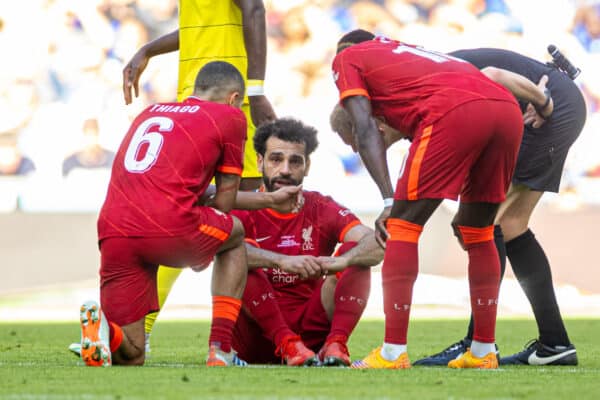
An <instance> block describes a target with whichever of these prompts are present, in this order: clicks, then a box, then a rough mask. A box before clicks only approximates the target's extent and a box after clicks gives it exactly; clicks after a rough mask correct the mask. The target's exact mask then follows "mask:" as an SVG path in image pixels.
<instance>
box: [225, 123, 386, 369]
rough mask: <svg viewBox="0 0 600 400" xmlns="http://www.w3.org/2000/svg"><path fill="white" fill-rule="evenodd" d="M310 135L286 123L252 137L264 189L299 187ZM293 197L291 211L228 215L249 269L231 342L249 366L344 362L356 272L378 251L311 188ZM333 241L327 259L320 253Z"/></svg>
mask: <svg viewBox="0 0 600 400" xmlns="http://www.w3.org/2000/svg"><path fill="white" fill-rule="evenodd" d="M316 134H317V132H316V130H315V129H314V128H312V127H309V126H306V125H304V124H303V123H302V122H300V121H297V120H294V119H280V120H276V121H275V122H272V123H268V124H266V125H264V126H261V127H260V128H259V129H258V130H257V131H256V133H255V136H254V148H255V150H256V152H257V155H258V165H259V169H260V171H261V173H262V176H263V182H264V190H266V191H268V192H272V191H275V190H278V189H279V190H280V189H281V188H282V187H285V186H288V185H300V184H301V183H302V181H303V178H304V176H306V175H307V174H308V171H309V167H310V154H311V153H312V152H313V151H314V150H315V148H316V147H317V138H316ZM303 197H304V204H303V206H302V208H301V209H300V210H299V211H298V212H297V213H288V214H281V213H278V212H275V211H274V210H272V209H262V210H254V211H239V210H235V211H234V212H233V214H234V215H235V216H236V217H238V218H239V219H240V220H241V221H242V222H243V224H244V227H245V229H246V232H247V235H246V238H247V239H246V240H247V241H248V245H247V250H248V266H249V273H248V281H247V284H246V289H245V291H244V295H243V297H242V301H243V305H242V312H241V313H240V316H239V318H238V321H237V322H236V325H235V328H234V335H233V346H234V348H235V349H236V350H237V351H238V352H239V355H240V357H242V358H244V359H245V360H246V361H248V362H249V363H280V362H281V361H282V360H283V362H285V363H286V364H287V365H290V366H295V365H314V364H316V363H319V364H322V365H326V366H330V365H338V366H348V365H349V364H350V356H349V354H348V349H347V346H346V344H347V341H348V337H349V336H350V334H351V333H352V331H353V329H354V327H355V326H356V324H357V323H358V321H359V319H360V317H361V315H362V312H363V311H364V308H365V306H366V303H367V299H368V296H369V291H370V269H368V268H366V267H368V266H372V265H375V264H377V263H379V262H380V261H381V259H382V257H383V251H382V249H381V248H380V246H378V245H377V243H376V241H375V237H374V232H373V231H372V230H371V229H369V228H368V227H366V226H365V225H363V224H362V223H361V222H360V221H359V220H358V218H357V217H356V216H355V215H354V214H352V212H351V211H350V210H348V209H346V208H345V207H343V206H342V205H340V204H338V203H337V202H335V201H334V200H333V199H331V198H330V197H327V196H324V195H322V194H320V193H318V192H312V191H304V192H303ZM338 243H342V245H341V246H340V247H339V248H338V251H337V257H329V256H330V255H331V254H333V252H334V250H335V247H336V245H337V244H338ZM334 272H337V273H336V274H333V273H334ZM325 274H329V275H325Z"/></svg>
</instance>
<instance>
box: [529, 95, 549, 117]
mask: <svg viewBox="0 0 600 400" xmlns="http://www.w3.org/2000/svg"><path fill="white" fill-rule="evenodd" d="M544 95H546V101H545V102H544V104H543V105H542V106H538V105H537V104H534V105H533V108H535V112H537V113H538V114H539V115H540V117H542V118H543V117H544V113H543V111H544V110H545V109H546V107H548V104H550V100H551V99H552V96H551V95H550V89H548V88H545V89H544Z"/></svg>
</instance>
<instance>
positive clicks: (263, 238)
mask: <svg viewBox="0 0 600 400" xmlns="http://www.w3.org/2000/svg"><path fill="white" fill-rule="evenodd" d="M270 237H271V236H270V235H269V236H265V237H261V238H256V241H257V242H259V243H260V242H262V241H265V240H267V239H268V238H270Z"/></svg>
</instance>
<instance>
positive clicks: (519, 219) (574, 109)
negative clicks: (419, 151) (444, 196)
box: [415, 48, 586, 365]
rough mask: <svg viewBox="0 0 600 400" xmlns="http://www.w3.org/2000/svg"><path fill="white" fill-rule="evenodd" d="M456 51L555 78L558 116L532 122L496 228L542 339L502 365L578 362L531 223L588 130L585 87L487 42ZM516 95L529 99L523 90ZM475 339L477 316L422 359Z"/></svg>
mask: <svg viewBox="0 0 600 400" xmlns="http://www.w3.org/2000/svg"><path fill="white" fill-rule="evenodd" d="M450 54H451V55H452V56H454V57H458V58H460V59H463V60H466V61H468V62H470V63H471V64H473V65H475V66H476V67H477V68H480V69H485V70H487V71H488V73H490V74H492V75H493V76H492V78H494V79H495V80H498V81H499V82H500V83H503V84H506V83H507V80H510V79H511V73H512V74H514V73H516V74H520V75H522V76H524V77H526V78H528V79H529V80H531V81H532V82H538V81H539V80H540V79H545V78H544V76H547V77H548V83H547V86H548V89H549V90H550V93H551V94H552V100H553V110H554V111H553V112H552V118H550V119H548V120H547V121H545V123H544V124H543V125H540V126H538V125H537V124H529V123H527V122H529V121H526V124H525V127H524V133H523V141H522V143H521V148H520V150H519V156H518V158H517V165H516V168H515V173H514V176H513V178H512V184H511V186H510V189H509V191H508V194H507V198H506V200H505V201H504V202H503V203H502V206H501V207H500V211H499V212H498V216H497V217H496V222H495V227H494V239H495V242H496V247H497V248H498V253H499V254H500V265H501V274H503V273H504V267H505V265H506V257H507V256H508V259H509V260H510V264H511V266H512V269H513V272H514V274H515V277H516V278H517V280H518V281H519V283H520V284H521V287H522V288H523V290H524V292H525V295H526V296H527V299H528V300H529V303H530V304H531V307H532V309H533V314H534V315H535V319H536V322H537V326H538V334H539V338H538V339H536V340H533V341H531V342H530V343H529V344H528V345H527V346H526V348H525V349H524V350H523V351H521V352H519V353H517V354H514V355H511V356H508V357H503V358H501V359H500V364H517V365H518V364H521V365H577V353H576V349H575V346H574V345H573V344H572V343H571V341H570V339H569V336H568V334H567V330H566V328H565V325H564V322H563V320H562V318H561V315H560V310H559V307H558V303H557V301H556V296H555V294H554V287H553V284H552V272H551V270H550V263H549V261H548V258H547V257H546V254H545V252H544V250H543V248H542V247H541V245H540V243H539V242H538V240H537V239H536V237H535V235H534V234H533V232H532V231H531V229H530V228H529V220H530V218H531V215H532V214H533V211H534V210H535V207H536V206H537V204H538V202H539V200H540V198H541V197H542V195H543V194H544V192H557V191H558V188H559V185H560V179H561V177H562V171H563V167H564V164H565V159H566V157H567V153H568V151H569V149H570V147H571V145H572V144H573V142H574V141H575V140H576V139H577V137H578V136H579V134H580V133H581V130H582V129H583V125H584V123H585V117H586V106H585V101H584V99H583V96H582V94H581V91H580V90H579V88H578V87H577V85H575V83H573V81H572V80H571V79H570V78H569V76H568V75H567V74H565V73H563V72H562V71H561V70H559V69H558V68H556V66H554V65H548V64H543V63H541V62H539V61H537V60H534V59H531V58H529V57H526V56H524V55H521V54H518V53H515V52H513V51H509V50H502V49H489V48H488V49H485V48H484V49H469V50H458V51H455V52H452V53H450ZM490 67H491V68H490ZM544 86H545V85H544ZM507 87H509V88H511V87H512V85H509V86H507ZM514 94H515V96H517V97H522V96H519V93H516V92H515V93H514ZM525 100H526V101H525V102H523V101H522V102H521V103H520V104H521V110H522V111H523V112H525V113H526V115H529V116H535V113H534V110H533V107H532V106H531V104H528V102H527V99H525ZM472 339H473V323H472V319H471V323H470V325H469V328H468V331H467V335H466V336H465V338H464V339H462V340H460V341H458V342H457V343H454V344H452V345H450V346H448V347H447V348H446V349H444V350H443V351H441V352H440V353H437V354H434V355H432V356H430V357H426V358H423V359H421V360H418V361H417V362H415V364H419V365H445V364H447V363H448V362H449V361H450V360H452V359H454V358H456V357H457V356H459V355H460V354H462V353H464V352H465V351H466V349H467V348H468V347H469V346H470V344H471V341H472Z"/></svg>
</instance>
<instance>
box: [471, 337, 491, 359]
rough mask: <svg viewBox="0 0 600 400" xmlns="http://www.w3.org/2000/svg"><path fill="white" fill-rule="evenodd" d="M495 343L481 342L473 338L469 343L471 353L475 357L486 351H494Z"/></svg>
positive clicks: (479, 356)
mask: <svg viewBox="0 0 600 400" xmlns="http://www.w3.org/2000/svg"><path fill="white" fill-rule="evenodd" d="M495 352H496V345H495V344H494V343H482V342H478V341H477V340H473V342H472V343H471V353H472V354H473V355H474V356H475V357H477V358H483V357H485V356H486V355H487V354H488V353H495Z"/></svg>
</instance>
